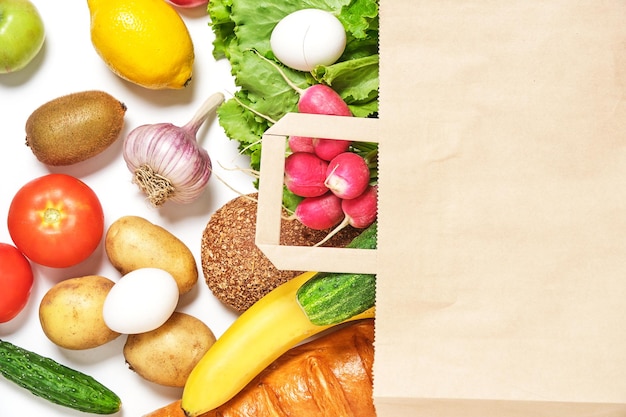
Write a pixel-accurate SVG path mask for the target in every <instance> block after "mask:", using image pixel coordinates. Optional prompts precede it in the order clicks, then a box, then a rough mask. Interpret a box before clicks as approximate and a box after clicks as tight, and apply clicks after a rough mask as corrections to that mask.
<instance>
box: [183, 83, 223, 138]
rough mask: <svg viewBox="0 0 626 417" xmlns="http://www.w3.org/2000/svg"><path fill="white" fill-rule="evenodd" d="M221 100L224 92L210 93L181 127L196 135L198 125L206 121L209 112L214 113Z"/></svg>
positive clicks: (198, 128)
mask: <svg viewBox="0 0 626 417" xmlns="http://www.w3.org/2000/svg"><path fill="white" fill-rule="evenodd" d="M223 102H224V94H222V93H215V94H212V95H211V96H209V98H207V99H206V100H205V101H204V103H202V105H201V106H200V108H199V109H198V110H197V111H196V113H195V114H194V116H193V117H192V118H191V120H190V121H189V122H187V124H185V125H184V126H183V127H182V128H183V129H185V130H186V131H188V132H190V133H192V134H193V135H194V136H196V135H197V133H198V130H200V126H202V124H203V123H204V122H205V121H206V119H207V118H208V117H209V115H210V114H213V113H215V111H216V110H217V108H218V107H219V105H220V104H222V103H223Z"/></svg>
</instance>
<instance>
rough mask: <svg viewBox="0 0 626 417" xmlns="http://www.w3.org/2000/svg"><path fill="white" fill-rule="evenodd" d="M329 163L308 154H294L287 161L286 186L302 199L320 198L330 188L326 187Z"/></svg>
mask: <svg viewBox="0 0 626 417" xmlns="http://www.w3.org/2000/svg"><path fill="white" fill-rule="evenodd" d="M327 168H328V162H326V161H323V160H321V159H320V158H318V157H317V156H315V154H312V153H308V152H296V153H292V154H291V155H289V156H288V157H287V158H286V159H285V186H286V187H287V189H288V190H289V191H291V192H292V193H294V194H295V195H298V196H300V197H318V196H320V195H322V194H324V193H326V192H328V188H327V187H326V185H324V181H325V179H326V172H327Z"/></svg>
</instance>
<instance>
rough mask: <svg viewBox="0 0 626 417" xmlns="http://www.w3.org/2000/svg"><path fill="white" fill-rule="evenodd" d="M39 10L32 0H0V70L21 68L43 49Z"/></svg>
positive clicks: (42, 27) (42, 32)
mask: <svg viewBox="0 0 626 417" xmlns="http://www.w3.org/2000/svg"><path fill="white" fill-rule="evenodd" d="M44 38H45V30H44V25H43V21H42V19H41V16H40V14H39V11H38V10H37V8H36V7H35V5H34V4H32V3H31V2H30V1H29V0H0V74H3V73H8V72H15V71H19V70H21V69H22V68H24V67H25V66H26V65H28V63H29V62H30V61H32V60H33V58H35V56H36V55H37V54H38V53H39V51H40V50H41V46H42V45H43V42H44Z"/></svg>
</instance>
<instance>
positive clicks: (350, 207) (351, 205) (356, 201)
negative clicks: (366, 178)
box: [315, 185, 378, 246]
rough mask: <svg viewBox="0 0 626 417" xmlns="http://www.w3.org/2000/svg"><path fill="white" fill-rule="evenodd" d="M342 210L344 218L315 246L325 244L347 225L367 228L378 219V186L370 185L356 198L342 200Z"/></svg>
mask: <svg viewBox="0 0 626 417" xmlns="http://www.w3.org/2000/svg"><path fill="white" fill-rule="evenodd" d="M341 210H342V212H343V214H344V218H343V220H342V221H341V223H339V224H338V226H337V227H335V228H334V229H333V230H332V231H331V232H330V233H329V234H328V235H326V237H325V238H324V239H322V240H321V241H320V242H318V243H316V244H315V246H320V245H323V244H324V243H325V242H327V241H328V240H329V239H330V238H331V237H333V236H334V235H336V234H337V233H339V232H340V231H341V230H342V229H344V228H345V227H347V226H352V227H354V228H357V229H365V228H366V227H369V226H370V225H371V224H372V223H374V221H375V220H376V217H377V214H378V186H377V185H368V186H367V188H366V189H365V191H364V192H363V193H362V194H361V195H359V196H358V197H356V198H353V199H350V200H341Z"/></svg>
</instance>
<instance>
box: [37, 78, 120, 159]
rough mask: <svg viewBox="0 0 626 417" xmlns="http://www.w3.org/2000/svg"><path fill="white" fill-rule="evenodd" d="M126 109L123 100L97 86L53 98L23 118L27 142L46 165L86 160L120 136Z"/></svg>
mask: <svg viewBox="0 0 626 417" xmlns="http://www.w3.org/2000/svg"><path fill="white" fill-rule="evenodd" d="M126 110H127V109H126V105H125V104H124V103H122V102H121V101H119V100H117V99H116V98H114V97H113V96H111V95H110V94H108V93H106V92H104V91H99V90H89V91H82V92H77V93H72V94H68V95H65V96H61V97H58V98H55V99H53V100H51V101H49V102H47V103H45V104H43V105H42V106H40V107H39V108H37V109H36V110H35V111H34V112H33V113H32V114H31V115H30V116H29V117H28V119H27V120H26V127H25V130H26V145H27V146H28V147H30V149H31V151H32V152H33V154H34V155H35V157H36V158H37V159H38V160H39V161H40V162H42V163H44V164H46V165H51V166H63V165H73V164H76V163H78V162H82V161H85V160H87V159H89V158H92V157H94V156H96V155H97V154H99V153H101V152H102V151H104V150H105V149H106V148H108V147H109V146H110V145H112V144H113V143H114V142H115V141H116V140H117V139H118V138H119V136H120V133H121V131H122V128H123V126H124V115H125V114H126Z"/></svg>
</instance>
